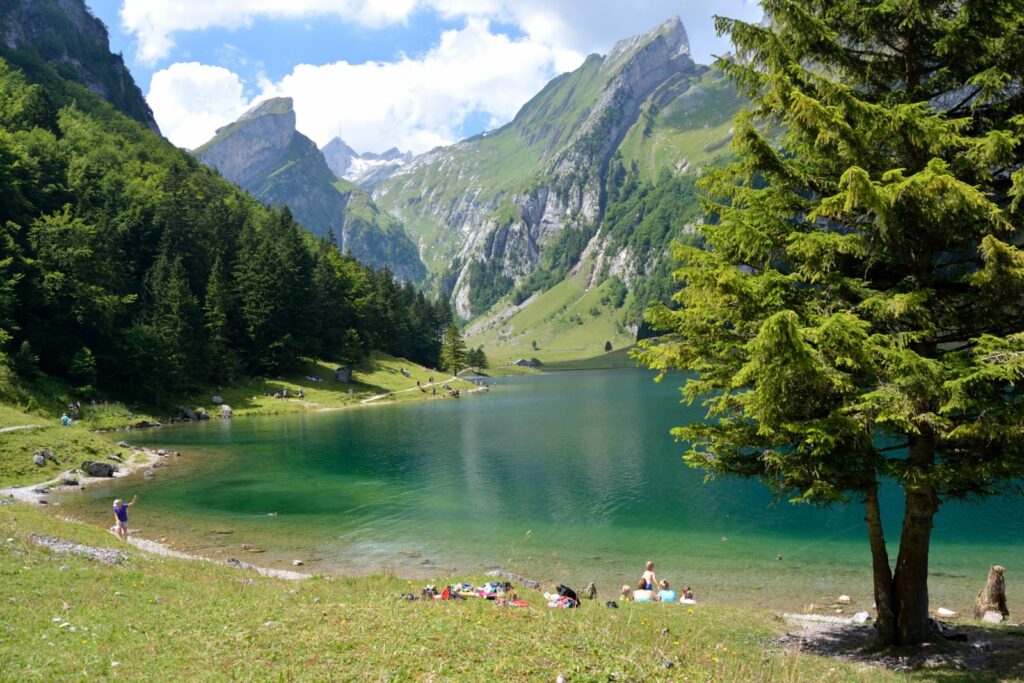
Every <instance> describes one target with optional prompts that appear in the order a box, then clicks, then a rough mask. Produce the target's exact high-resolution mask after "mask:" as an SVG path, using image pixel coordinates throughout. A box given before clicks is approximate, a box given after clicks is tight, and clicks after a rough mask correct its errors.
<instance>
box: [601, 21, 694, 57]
mask: <svg viewBox="0 0 1024 683" xmlns="http://www.w3.org/2000/svg"><path fill="white" fill-rule="evenodd" d="M659 39H660V40H663V41H664V42H665V44H666V46H667V47H668V51H669V53H670V54H671V56H673V57H684V56H685V57H689V56H690V39H689V37H688V36H687V35H686V27H684V26H683V22H682V20H681V19H680V18H679V17H678V16H675V17H672V18H671V19H669V20H668V21H666V22H664V23H662V24H660V25H658V26H656V27H655V28H654V29H652V30H651V31H649V32H647V33H643V34H640V35H636V36H633V37H632V38H626V39H624V40H620V41H619V42H617V43H615V46H614V47H612V49H611V52H609V53H608V57H607V58H606V59H605V64H612V63H615V62H619V61H621V60H622V59H623V58H627V57H629V56H630V55H631V54H632V53H634V52H636V51H637V50H638V49H640V48H642V47H643V46H645V45H648V44H650V43H652V42H654V41H655V40H659Z"/></svg>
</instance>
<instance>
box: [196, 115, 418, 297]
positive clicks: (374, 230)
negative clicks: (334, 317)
mask: <svg viewBox="0 0 1024 683" xmlns="http://www.w3.org/2000/svg"><path fill="white" fill-rule="evenodd" d="M342 144H344V143H342ZM346 147H347V146H346ZM194 154H195V156H196V157H197V158H198V159H199V160H200V161H201V162H202V163H204V164H206V165H207V166H211V167H213V168H216V169H217V170H218V171H219V172H220V173H221V175H223V176H224V177H225V178H227V179H228V180H230V181H231V182H233V183H234V184H236V185H238V186H239V187H241V188H242V189H244V190H247V191H248V192H250V193H252V194H253V195H254V196H255V197H256V198H257V199H259V200H260V201H262V202H264V203H265V204H270V205H271V206H278V207H283V206H287V207H288V208H289V209H290V210H291V212H292V215H293V216H294V217H295V220H297V221H298V222H299V223H300V224H301V225H302V226H303V227H304V228H306V229H307V230H309V231H310V232H312V233H313V234H314V235H321V236H324V235H327V234H328V233H329V232H330V233H333V234H334V236H335V238H336V239H337V240H338V246H339V247H340V248H341V249H342V250H343V251H348V252H351V253H352V254H353V255H355V257H356V258H358V259H359V260H360V261H362V262H364V263H366V264H368V265H371V266H374V267H376V268H380V267H383V266H387V267H388V268H390V269H391V270H392V271H393V272H394V273H395V274H396V275H397V276H398V277H400V278H402V279H404V280H409V281H414V282H415V281H419V280H421V279H422V278H423V275H424V274H425V272H426V271H425V268H424V267H423V263H422V261H420V257H419V253H418V252H417V250H416V246H415V245H414V244H413V242H412V241H411V240H410V239H409V237H408V235H407V234H406V233H405V231H404V229H403V228H402V226H401V224H400V223H399V222H398V221H396V220H395V219H393V218H391V217H390V216H387V215H386V214H383V213H381V212H380V211H379V210H378V209H377V207H376V206H375V205H374V204H373V201H372V200H371V199H370V197H369V195H368V194H366V192H364V191H363V190H361V189H359V188H358V187H355V186H354V185H351V184H349V183H346V182H345V181H339V180H338V179H337V178H336V177H335V175H334V173H333V172H332V171H331V169H330V168H329V167H328V164H327V160H326V159H325V157H324V154H323V153H321V151H320V150H319V149H317V147H316V144H315V143H314V142H313V141H312V140H310V139H309V138H307V137H306V136H305V135H303V134H302V133H300V132H298V131H297V130H296V129H295V110H294V109H293V107H292V100H291V98H290V97H278V98H273V99H270V100H267V101H265V102H262V103H260V104H259V105H257V106H256V107H254V108H252V109H251V110H249V111H248V112H246V113H245V114H243V115H242V117H241V118H239V119H238V120H237V121H235V122H234V123H231V124H229V125H227V126H224V127H223V128H220V129H218V130H217V134H216V135H215V136H214V137H213V139H212V140H210V141H209V142H207V143H206V144H204V145H203V146H201V147H199V148H198V149H196V150H195V151H194Z"/></svg>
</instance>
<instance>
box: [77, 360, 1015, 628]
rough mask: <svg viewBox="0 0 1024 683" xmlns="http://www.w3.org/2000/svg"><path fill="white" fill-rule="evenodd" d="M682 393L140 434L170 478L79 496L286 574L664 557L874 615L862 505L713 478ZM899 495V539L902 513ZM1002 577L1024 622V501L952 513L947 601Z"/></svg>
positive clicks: (729, 580) (943, 520)
mask: <svg viewBox="0 0 1024 683" xmlns="http://www.w3.org/2000/svg"><path fill="white" fill-rule="evenodd" d="M679 384H680V379H679V378H678V377H676V378H672V377H670V378H668V379H667V380H666V381H665V382H664V383H662V384H655V383H653V382H652V381H651V374H650V373H648V372H643V371H624V370H616V371H589V372H572V373H553V374H545V375H540V376H530V377H520V378H508V379H502V380H500V381H499V383H498V386H497V387H495V389H494V390H493V391H492V392H490V393H488V394H484V395H477V396H473V397H470V398H466V399H462V400H458V401H434V402H430V403H424V404H417V405H407V406H383V407H379V408H368V409H363V410H351V411H341V412H334V413H320V414H312V413H305V414H299V415H288V416H282V417H265V418H246V419H239V420H235V421H213V422H208V423H200V424H198V425H188V426H183V427H174V428H164V429H159V430H150V431H145V432H133V433H132V434H131V439H132V441H133V442H135V443H138V444H146V445H150V446H154V447H163V448H168V449H178V450H181V451H182V452H183V455H182V457H181V458H176V459H173V464H172V466H171V467H168V468H163V469H158V470H156V472H157V476H156V477H155V478H154V479H152V480H145V479H143V478H142V477H141V476H136V475H133V476H132V477H128V478H125V479H123V480H118V481H114V482H111V483H110V484H109V485H104V486H101V487H96V488H93V489H90V490H88V491H86V492H84V493H81V494H75V495H71V496H65V497H64V498H63V499H62V501H61V502H62V505H63V506H64V510H65V511H66V512H67V513H69V514H71V515H73V516H76V517H81V518H85V519H89V520H95V521H97V522H104V523H105V522H106V518H107V517H108V516H109V506H110V500H111V499H112V498H113V497H114V496H121V497H129V496H130V495H131V494H133V493H138V494H139V498H140V500H139V504H138V505H137V506H136V507H135V508H134V509H133V516H132V523H133V526H136V527H138V528H139V529H140V531H141V533H142V535H143V536H145V537H147V538H153V539H155V538H160V537H167V538H168V539H171V540H172V542H173V545H174V546H175V547H179V548H182V549H186V550H192V551H199V552H202V553H206V554H211V555H217V556H221V557H225V556H230V557H237V558H239V559H242V560H246V561H249V562H253V563H260V564H266V565H270V566H287V565H290V562H291V559H293V558H302V559H303V560H304V561H305V563H306V565H307V567H308V568H310V569H312V570H314V571H322V572H331V571H347V572H353V571H354V572H376V571H381V570H390V571H394V572H395V573H397V574H400V575H408V576H414V577H443V576H447V575H449V574H450V573H452V574H456V573H459V572H462V573H477V572H480V571H482V570H487V569H493V568H497V567H500V568H503V569H507V570H511V571H516V572H518V573H520V574H522V575H525V576H529V577H534V578H537V579H538V580H541V581H545V582H549V581H554V582H565V583H568V584H569V585H574V586H576V587H581V586H583V585H585V584H586V583H587V582H589V581H595V582H597V584H598V587H599V588H600V589H601V593H602V595H608V594H612V593H613V592H614V593H617V589H618V587H619V586H621V585H622V584H623V583H626V582H634V581H635V580H636V579H637V578H638V577H639V575H640V573H641V571H642V569H643V563H644V561H645V560H647V559H652V560H654V561H655V562H656V563H657V565H656V570H657V572H658V575H659V577H665V578H667V579H669V581H670V582H672V583H673V584H674V585H675V586H676V587H681V586H682V585H683V584H691V585H692V586H693V587H694V588H695V590H696V592H697V597H698V598H703V599H705V600H708V601H713V602H742V603H748V604H750V603H753V604H761V605H769V606H774V607H788V608H797V607H801V606H806V605H808V604H810V603H816V604H819V605H820V604H822V603H823V602H828V601H831V600H832V599H833V598H834V597H835V596H837V595H839V594H840V593H848V594H850V595H851V596H853V597H854V598H855V600H857V601H858V602H859V606H862V607H870V604H871V597H870V572H869V570H870V556H869V553H868V548H867V542H866V536H865V531H864V524H863V521H862V518H863V510H862V508H861V507H860V506H852V507H850V508H846V509H835V510H821V509H816V508H810V507H806V506H792V505H790V504H788V503H785V502H781V503H778V504H773V501H772V498H771V496H770V495H769V494H768V492H767V491H766V490H765V489H764V488H763V487H762V486H761V485H759V484H757V483H755V482H741V481H736V480H718V481H714V482H711V483H704V481H703V478H704V475H703V473H702V472H699V471H695V470H691V469H689V468H688V467H686V466H685V465H684V464H683V463H682V462H681V460H680V454H681V452H682V448H681V447H680V445H679V444H676V443H674V442H673V441H672V439H671V437H670V436H669V433H668V430H669V428H670V427H672V426H673V425H678V424H682V423H685V422H687V421H691V420H695V419H699V418H700V417H701V414H700V412H699V411H698V410H697V409H694V408H689V407H686V406H682V405H680V404H678V403H677V402H676V401H677V398H678V385H679ZM883 493H884V496H883V497H884V500H883V507H884V512H883V514H884V515H885V518H886V524H887V537H888V538H889V539H891V540H896V539H897V538H898V524H899V517H898V513H899V511H900V507H901V504H902V502H901V499H900V497H899V495H898V491H897V490H896V489H895V488H893V489H892V490H887V491H884V492H883ZM269 512H276V513H277V515H276V516H273V517H272V516H269V515H268V513H269ZM723 538H726V539H728V540H727V541H723V540H722V539H723ZM243 544H246V545H251V546H254V547H255V548H257V549H262V550H264V551H265V552H263V553H259V554H257V553H250V552H248V551H246V550H243V549H242V545H243ZM892 552H893V553H895V549H893V550H892ZM779 553H781V554H782V556H783V558H784V559H783V560H782V561H777V560H776V555H777V554H779ZM995 563H999V564H1003V565H1004V566H1006V568H1007V583H1008V588H1009V591H1010V594H1009V597H1010V601H1011V608H1012V605H1013V604H1015V603H1016V604H1020V602H1021V599H1024V590H1021V589H1022V588H1024V579H1018V577H1019V576H1020V572H1022V571H1024V501H1022V500H1020V499H997V500H992V501H988V502H986V503H983V504H981V505H957V504H949V505H946V506H944V507H943V508H942V510H941V512H940V513H939V515H938V517H937V520H936V530H935V541H934V545H933V552H932V564H931V566H932V580H931V589H932V597H933V600H932V602H933V605H934V606H938V605H940V604H941V605H944V606H948V607H951V608H954V609H965V608H967V607H968V606H969V605H970V604H971V601H972V600H973V597H974V596H975V595H976V594H977V591H978V590H979V589H980V587H981V585H982V584H983V583H984V579H985V575H986V572H987V570H988V567H989V565H991V564H995ZM848 611H849V610H848Z"/></svg>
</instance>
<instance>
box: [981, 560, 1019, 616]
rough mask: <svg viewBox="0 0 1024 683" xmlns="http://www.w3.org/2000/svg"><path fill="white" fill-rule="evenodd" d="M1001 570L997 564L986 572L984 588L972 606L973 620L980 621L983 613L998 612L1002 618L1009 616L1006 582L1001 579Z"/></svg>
mask: <svg viewBox="0 0 1024 683" xmlns="http://www.w3.org/2000/svg"><path fill="white" fill-rule="evenodd" d="M1003 571H1004V570H1003V568H1002V567H1000V566H999V565H998V564H997V565H995V566H994V567H992V568H991V569H989V570H988V580H987V581H986V582H985V587H984V588H982V589H981V592H980V593H978V602H977V604H976V605H975V606H974V618H975V619H981V618H982V617H983V616H985V612H989V611H991V612H999V613H1000V614H1002V615H1003V618H1004V619H1005V618H1006V617H1008V616H1010V610H1009V609H1008V608H1007V607H1006V581H1005V579H1004V578H1003Z"/></svg>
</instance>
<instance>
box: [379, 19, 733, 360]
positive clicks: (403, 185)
mask: <svg viewBox="0 0 1024 683" xmlns="http://www.w3.org/2000/svg"><path fill="white" fill-rule="evenodd" d="M687 50H688V48H687V43H686V36H685V31H684V30H683V28H682V26H681V25H680V24H679V23H678V21H669V22H666V23H665V24H663V25H662V26H659V27H657V28H656V29H654V30H653V31H651V32H650V33H648V34H646V35H642V36H636V37H634V38H631V39H627V40H624V41H621V42H620V43H619V44H617V45H616V46H615V48H614V49H613V50H612V51H611V52H610V53H609V54H608V55H607V56H605V57H601V56H599V55H591V56H590V57H589V58H588V59H587V60H586V61H585V62H584V64H583V65H582V66H580V67H579V69H577V70H576V71H574V72H572V73H568V74H563V75H561V76H559V77H557V78H555V79H553V80H552V81H551V82H550V83H548V85H547V86H546V87H545V88H544V89H543V90H542V91H541V92H540V93H538V94H537V95H536V96H535V97H534V98H532V99H531V100H530V101H529V102H528V103H527V104H526V105H524V106H523V108H522V109H521V110H520V112H519V113H518V114H517V115H516V117H515V119H514V120H513V121H512V122H510V123H509V124H508V125H506V126H504V127H502V128H500V129H498V130H496V131H492V132H488V133H486V134H483V135H479V136H476V137H474V138H471V139H469V140H466V141H463V142H461V143H458V144H457V145H454V146H452V147H449V148H443V149H438V150H435V151H433V152H430V153H428V154H426V155H423V156H421V157H418V158H417V159H415V160H414V161H413V162H412V163H411V164H409V165H408V166H407V167H406V168H404V169H402V170H401V171H399V172H398V173H396V174H395V175H394V176H392V177H391V178H390V179H388V180H387V181H385V182H384V183H383V184H382V185H381V186H378V188H377V190H376V191H375V194H374V196H375V198H376V199H377V201H378V203H379V204H380V205H381V207H382V208H383V209H385V210H387V211H389V212H390V213H392V214H393V215H395V216H399V217H401V218H402V220H404V221H405V223H406V226H407V229H408V230H409V233H410V235H412V236H413V238H414V239H416V240H417V242H418V244H419V246H420V250H421V253H423V257H424V260H425V262H426V263H427V265H428V268H430V270H431V271H432V273H433V281H434V283H435V284H436V285H437V287H438V288H439V289H440V291H442V292H452V298H453V300H454V303H455V305H456V309H457V310H458V311H459V313H460V315H462V316H463V317H465V318H468V319H470V320H471V321H472V322H473V323H474V324H472V325H471V326H470V328H469V330H470V337H471V340H472V341H473V342H474V343H476V342H477V341H483V342H485V348H488V346H487V345H492V346H493V348H489V350H490V351H491V352H492V353H494V354H498V355H504V356H513V355H525V352H527V351H532V350H533V349H532V344H530V345H529V346H528V347H527V346H524V345H523V337H522V336H521V335H526V334H527V332H526V330H527V328H528V327H529V326H530V325H533V324H538V325H540V326H541V329H538V330H537V334H536V335H535V336H540V337H547V338H549V340H550V343H548V344H547V347H548V348H549V349H551V348H558V349H561V350H560V351H559V352H557V353H556V355H558V356H559V357H570V356H571V355H572V354H574V353H575V354H588V355H596V353H603V349H604V342H605V341H612V342H613V346H616V347H618V346H619V344H620V343H621V342H622V341H623V340H624V339H626V338H628V337H629V335H630V334H632V333H633V332H635V331H636V330H637V328H638V326H639V325H640V323H641V312H642V310H643V308H644V307H645V306H646V305H647V303H649V302H650V301H654V300H665V299H666V297H667V295H668V294H669V292H671V290H672V289H673V285H672V282H671V275H670V273H671V270H672V262H671V257H670V244H671V243H672V241H674V240H679V239H682V240H691V239H693V237H692V235H693V232H694V230H693V226H694V224H695V223H697V222H699V221H700V220H701V211H700V206H699V200H698V195H697V192H696V191H695V188H694V181H695V179H696V178H698V177H699V175H700V174H701V171H702V168H703V167H705V166H707V165H708V164H711V163H716V160H718V159H720V158H721V157H722V156H723V155H725V154H728V153H729V150H728V142H729V138H730V134H731V127H732V123H731V120H732V117H733V115H734V114H735V113H736V111H738V110H739V108H740V107H741V106H742V102H741V101H740V99H739V98H738V97H737V95H736V93H735V91H734V89H733V88H732V87H731V85H730V84H729V83H728V82H727V81H726V80H725V79H724V78H723V76H722V75H721V74H720V73H717V72H714V71H712V70H709V69H707V68H706V67H701V66H698V65H694V64H693V62H692V61H690V60H689V58H688V52H687ZM613 278H614V279H615V280H616V281H618V282H619V283H620V284H621V283H625V285H626V287H627V288H628V290H629V291H630V293H631V296H630V298H629V301H628V302H627V303H626V304H625V308H623V309H621V310H619V309H616V310H615V311H613V312H612V311H605V310H602V308H601V307H600V306H597V307H596V309H597V312H596V313H592V311H591V308H592V306H591V305H590V304H589V303H588V304H587V305H586V306H585V311H584V315H582V316H579V317H577V314H578V313H579V311H578V310H577V307H574V306H572V305H568V303H569V302H570V301H575V300H577V299H580V298H582V297H584V296H585V295H586V294H587V292H589V291H590V290H593V289H597V290H599V292H604V291H605V290H606V287H605V284H604V283H606V282H611V281H612V279H613ZM563 281H566V282H567V284H566V285H565V286H561V285H560V283H562V282H563ZM616 286H618V285H616ZM602 288H604V289H602ZM570 291H571V292H573V294H571V295H570V294H569V292H570ZM601 296H602V294H601V293H599V294H598V295H597V296H596V299H598V300H600V298H601ZM587 301H588V302H589V299H588V300H587ZM553 302H557V303H553ZM552 307H553V310H552ZM513 308H514V309H515V310H511V309H513ZM535 308H536V309H537V310H536V312H532V309H535ZM510 316H512V317H514V318H515V319H516V322H515V323H511V322H509V323H508V324H514V327H515V329H516V332H515V333H512V332H510V331H509V330H505V331H504V332H502V333H499V332H498V331H497V330H499V329H503V328H502V325H500V324H498V323H497V322H496V321H499V320H506V319H507V318H509V317H510ZM580 320H582V324H580V322H579V321H580ZM477 322H479V324H476V323H477ZM577 328H582V329H577ZM484 329H487V330H490V333H487V334H483V333H482V332H481V331H482V330H484ZM564 335H569V337H571V338H572V339H573V340H575V341H572V342H569V341H565V342H557V341H555V340H556V338H557V337H559V336H564ZM527 336H528V335H527ZM584 338H585V339H584ZM598 339H600V346H599V347H597V349H596V351H595V340H598ZM537 341H538V342H540V339H538V340H537ZM529 342H532V339H528V343H529ZM577 357H582V355H581V356H577Z"/></svg>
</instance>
